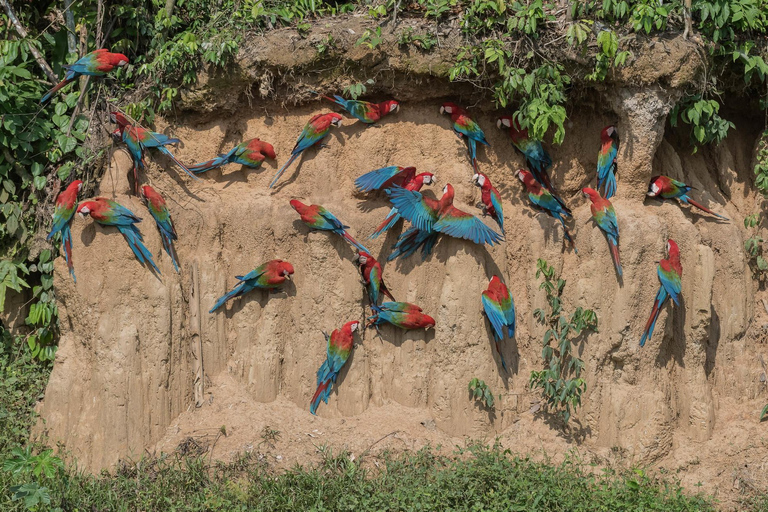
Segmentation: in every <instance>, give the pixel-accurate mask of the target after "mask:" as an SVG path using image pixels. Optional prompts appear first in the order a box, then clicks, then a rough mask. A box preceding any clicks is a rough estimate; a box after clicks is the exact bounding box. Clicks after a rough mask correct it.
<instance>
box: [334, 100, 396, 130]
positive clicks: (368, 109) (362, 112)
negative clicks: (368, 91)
mask: <svg viewBox="0 0 768 512" xmlns="http://www.w3.org/2000/svg"><path fill="white" fill-rule="evenodd" d="M323 98H325V99H327V100H328V101H332V102H333V103H336V104H337V105H339V106H341V107H342V108H343V109H344V110H346V111H347V112H349V115H351V116H352V117H354V118H356V119H358V120H360V121H362V122H364V123H365V124H373V123H375V122H376V121H379V120H380V119H381V118H382V117H384V116H386V115H387V114H392V113H394V112H397V111H399V110H400V103H398V102H397V101H395V100H388V101H384V102H382V103H371V102H368V101H361V100H345V99H344V98H342V97H341V96H338V95H336V94H334V95H333V98H330V97H328V96H323Z"/></svg>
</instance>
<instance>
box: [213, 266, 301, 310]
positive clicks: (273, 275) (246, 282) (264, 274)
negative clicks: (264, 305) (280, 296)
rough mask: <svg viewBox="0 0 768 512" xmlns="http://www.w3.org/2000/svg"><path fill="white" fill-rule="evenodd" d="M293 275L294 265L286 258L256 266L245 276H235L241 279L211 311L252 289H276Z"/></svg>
mask: <svg viewBox="0 0 768 512" xmlns="http://www.w3.org/2000/svg"><path fill="white" fill-rule="evenodd" d="M292 275H293V265H291V264H290V263H288V262H287V261H284V260H270V261H268V262H266V263H264V264H263V265H260V266H258V267H256V268H255V269H253V270H251V271H250V272H248V273H247V274H245V275H244V276H235V279H237V280H238V281H240V282H239V283H237V285H236V286H235V287H234V288H233V289H232V291H230V292H227V293H225V294H224V295H222V296H221V297H219V298H218V299H217V300H216V303H215V304H214V305H213V307H212V308H211V310H210V311H208V312H209V313H213V312H214V311H216V310H217V309H219V308H220V307H221V306H223V305H224V303H225V302H227V301H228V300H229V299H233V298H235V297H239V296H241V295H244V294H246V293H248V292H249V291H251V290H255V289H257V288H258V289H260V290H275V289H277V288H279V287H280V286H282V285H283V284H284V283H285V281H286V280H289V281H290V279H291V276H292Z"/></svg>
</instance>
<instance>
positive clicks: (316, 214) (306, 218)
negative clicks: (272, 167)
mask: <svg viewBox="0 0 768 512" xmlns="http://www.w3.org/2000/svg"><path fill="white" fill-rule="evenodd" d="M291 206H292V207H293V209H294V210H296V212H297V213H298V214H299V215H300V216H301V221H302V222H303V223H304V224H306V225H307V227H309V228H310V229H314V230H317V231H332V232H333V233H336V234H337V235H341V236H342V237H343V238H344V239H345V240H346V241H347V242H349V243H351V244H352V245H353V246H355V247H356V248H357V249H358V250H361V251H364V252H367V253H369V254H370V252H371V251H369V250H368V249H366V248H365V246H364V245H363V244H361V243H360V242H358V241H357V240H355V239H354V238H353V237H352V235H350V234H349V233H348V232H347V228H348V227H349V226H345V225H344V224H342V222H341V221H340V220H339V219H337V218H336V216H335V215H334V214H332V213H331V212H329V211H328V210H326V209H325V208H323V207H322V206H320V205H317V204H311V205H306V204H304V203H302V202H301V201H299V200H298V199H291Z"/></svg>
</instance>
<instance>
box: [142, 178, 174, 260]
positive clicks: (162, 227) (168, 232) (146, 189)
mask: <svg viewBox="0 0 768 512" xmlns="http://www.w3.org/2000/svg"><path fill="white" fill-rule="evenodd" d="M141 199H142V200H143V201H144V204H145V205H146V206H147V210H149V214H150V215H152V218H153V219H155V224H157V230H158V231H160V238H161V239H162V240H163V249H165V252H166V253H167V254H168V256H170V257H171V261H172V262H173V268H175V269H176V272H178V271H179V262H178V261H177V260H176V249H175V248H174V246H173V241H174V240H176V239H177V238H178V236H177V235H176V228H175V227H174V226H173V219H172V218H171V212H169V211H168V206H167V205H166V204H165V199H163V196H161V195H160V194H158V193H157V191H156V190H155V189H153V188H152V187H150V186H149V185H144V186H143V187H141Z"/></svg>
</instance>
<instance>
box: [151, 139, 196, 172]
mask: <svg viewBox="0 0 768 512" xmlns="http://www.w3.org/2000/svg"><path fill="white" fill-rule="evenodd" d="M157 149H159V150H160V152H161V153H162V154H164V155H165V156H167V157H168V158H170V159H171V160H173V163H175V164H176V165H177V166H178V167H179V168H180V169H181V170H182V171H184V172H185V173H187V175H189V176H191V177H192V178H193V179H196V180H199V179H200V178H198V177H197V176H195V175H194V173H193V172H192V171H190V170H189V169H188V168H187V166H186V165H184V164H183V163H181V162H180V161H179V159H178V158H176V157H175V156H173V153H171V152H170V150H169V149H168V148H166V147H165V146H158V148H157Z"/></svg>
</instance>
